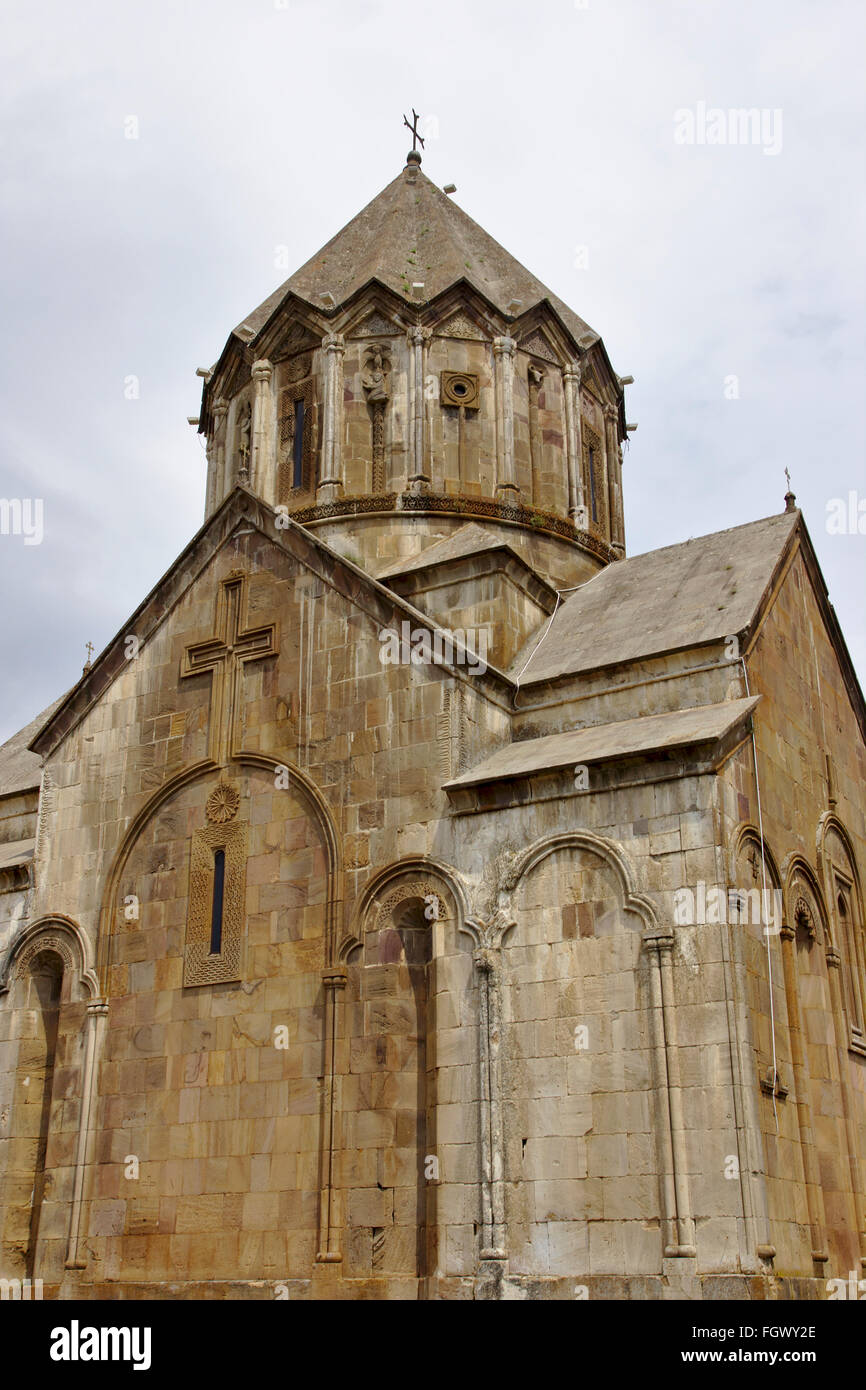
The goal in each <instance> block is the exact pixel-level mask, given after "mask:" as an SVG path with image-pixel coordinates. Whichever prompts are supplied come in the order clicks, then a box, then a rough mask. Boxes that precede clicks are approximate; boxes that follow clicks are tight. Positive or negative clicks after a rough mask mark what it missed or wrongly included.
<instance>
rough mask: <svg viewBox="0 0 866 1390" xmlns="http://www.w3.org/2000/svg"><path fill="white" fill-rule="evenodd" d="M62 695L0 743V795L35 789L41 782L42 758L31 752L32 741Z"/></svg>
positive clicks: (62, 697) (58, 704) (58, 703)
mask: <svg viewBox="0 0 866 1390" xmlns="http://www.w3.org/2000/svg"><path fill="white" fill-rule="evenodd" d="M64 698H65V697H64V696H63V695H61V696H60V698H59V699H57V700H54V701H52V703H51V704H50V705H49V706H48V708H47V709H44V710H43V711H42V713H41V714H37V716H36V718H35V719H31V721H30V723H29V724H27V725H25V727H24V728H23V729H19V730H18V733H17V734H13V735H12V737H11V738H9V739H7V740H6V742H5V743H4V744H3V745H2V746H0V796H13V795H15V794H16V793H18V792H26V791H34V790H37V789H38V788H39V785H40V783H41V781H42V759H41V758H40V756H39V754H38V753H31V751H30V749H29V747H28V744H30V743H31V742H32V741H33V739H34V738H35V737H36V735H37V734H38V733H39V731H40V729H42V728H44V726H45V725H46V724H47V723H48V721H49V719H50V718H51V716H52V715H53V713H54V711H55V710H56V709H58V708H59V707H60V704H61V703H62V701H63V699H64Z"/></svg>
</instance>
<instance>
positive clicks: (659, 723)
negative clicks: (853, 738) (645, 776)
mask: <svg viewBox="0 0 866 1390" xmlns="http://www.w3.org/2000/svg"><path fill="white" fill-rule="evenodd" d="M760 699H761V696H760V695H753V696H751V698H749V699H739V700H725V701H723V702H722V703H721V704H715V705H700V706H698V707H697V708H695V709H683V710H671V711H668V712H667V713H665V714H646V715H641V716H639V717H638V718H635V719H622V720H618V721H617V722H616V723H614V724H596V725H594V726H592V727H591V728H587V729H574V730H569V731H567V732H566V733H562V734H544V735H542V737H541V738H527V739H522V740H521V741H520V742H518V743H510V744H508V745H507V747H505V748H499V749H498V750H497V751H496V752H495V753H493V754H491V756H490V757H489V758H485V760H484V762H482V763H479V764H478V765H477V767H473V768H472V769H471V770H470V771H469V772H464V773H463V774H462V775H461V776H460V777H455V778H454V780H453V781H452V782H446V783H445V790H446V791H454V790H457V789H458V788H460V787H472V786H477V785H478V784H480V783H482V782H498V781H502V780H503V779H506V780H508V779H511V778H512V777H522V776H528V775H530V774H532V773H534V772H547V771H552V770H554V769H556V768H560V767H571V766H572V765H574V764H577V763H587V764H591V763H598V762H606V761H609V760H611V759H614V758H627V757H635V756H639V755H641V754H644V753H655V752H670V751H672V750H674V749H677V748H687V747H691V746H693V745H694V744H699V743H708V742H716V741H718V740H719V739H721V738H723V737H724V736H725V735H726V734H728V733H730V732H731V731H732V730H733V729H735V728H736V726H737V725H738V724H741V723H742V721H743V720H744V719H745V718H746V716H747V715H749V714H751V713H752V710H753V709H754V708H755V706H756V705H757V703H758V701H759V700H760Z"/></svg>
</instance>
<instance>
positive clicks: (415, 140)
mask: <svg viewBox="0 0 866 1390" xmlns="http://www.w3.org/2000/svg"><path fill="white" fill-rule="evenodd" d="M420 119H421V118H420V116H419V115H418V112H417V111H416V110H415V107H414V106H413V107H412V123H411V125H410V124H409V122H408V121H407V119H406V117H405V115H404V117H403V124H404V126H406V127H407V129H408V130H411V132H412V149H413V150H415V149H417V148H418V145H420V146H421V148H422V150H423V148H424V137H423V135H419V134H418V122H419V120H420Z"/></svg>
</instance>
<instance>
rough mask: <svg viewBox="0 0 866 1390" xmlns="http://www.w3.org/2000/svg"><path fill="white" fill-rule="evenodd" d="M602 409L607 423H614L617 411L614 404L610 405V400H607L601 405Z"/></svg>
mask: <svg viewBox="0 0 866 1390" xmlns="http://www.w3.org/2000/svg"><path fill="white" fill-rule="evenodd" d="M602 411H603V413H604V418H605V420H606V421H607V423H608V424H609V425H615V424H616V423H617V417H618V415H619V411H618V410H617V408H616V406H615V405H611V404H610V402H608V403H607V404H606V405H604V406H602Z"/></svg>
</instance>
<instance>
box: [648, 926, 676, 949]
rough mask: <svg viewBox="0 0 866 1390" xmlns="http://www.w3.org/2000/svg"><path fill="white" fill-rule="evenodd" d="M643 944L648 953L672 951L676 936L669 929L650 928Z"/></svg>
mask: <svg viewBox="0 0 866 1390" xmlns="http://www.w3.org/2000/svg"><path fill="white" fill-rule="evenodd" d="M643 944H644V946H645V947H646V949H647V950H648V951H658V953H659V954H661V952H662V951H672V950H673V948H674V934H673V932H672V931H671V930H670V929H669V928H668V927H648V928H647V930H646V931H645V932H644V933H643Z"/></svg>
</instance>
